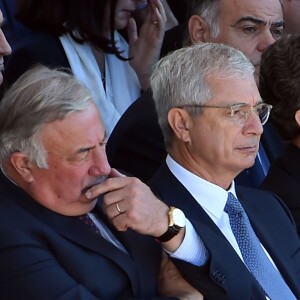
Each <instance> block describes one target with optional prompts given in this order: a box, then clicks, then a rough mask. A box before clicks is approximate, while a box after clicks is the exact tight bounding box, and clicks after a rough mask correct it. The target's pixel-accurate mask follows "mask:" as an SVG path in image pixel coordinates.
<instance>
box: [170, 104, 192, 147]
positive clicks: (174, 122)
mask: <svg viewBox="0 0 300 300" xmlns="http://www.w3.org/2000/svg"><path fill="white" fill-rule="evenodd" d="M168 122H169V124H170V126H171V128H172V129H173V132H174V134H175V135H176V136H177V138H178V139H180V140H181V141H183V142H189V141H190V140H191V138H190V128H191V118H190V115H189V114H188V112H187V111H185V110H184V109H182V108H172V109H171V110H170V111H169V113H168Z"/></svg>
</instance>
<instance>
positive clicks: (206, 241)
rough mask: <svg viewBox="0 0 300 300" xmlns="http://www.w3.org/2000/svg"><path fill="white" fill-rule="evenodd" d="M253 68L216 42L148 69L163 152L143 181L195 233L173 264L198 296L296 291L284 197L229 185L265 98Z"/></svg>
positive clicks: (299, 283) (245, 163)
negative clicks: (195, 255) (196, 240)
mask: <svg viewBox="0 0 300 300" xmlns="http://www.w3.org/2000/svg"><path fill="white" fill-rule="evenodd" d="M253 74H254V67H253V65H252V64H251V63H250V61H249V60H248V59H247V58H246V57H245V56H244V55H243V54H242V53H241V52H240V51H238V50H236V49H234V48H231V47H229V46H225V45H222V44H216V43H207V44H202V45H197V46H192V47H187V48H183V49H180V50H177V51H175V52H174V53H172V54H170V55H167V56H166V57H165V58H164V59H162V60H161V61H160V62H159V63H158V65H157V67H156V68H155V70H154V72H153V74H152V78H151V87H152V91H153V98H154V101H155V106H156V109H157V113H158V122H159V124H160V126H161V128H162V132H163V134H164V138H165V142H166V147H167V151H168V153H169V155H168V156H167V159H166V162H165V163H164V164H163V165H162V166H161V167H160V169H159V170H158V172H157V173H156V174H155V175H154V177H153V178H152V179H151V180H150V182H149V184H150V187H151V188H152V190H153V191H154V192H155V193H156V194H157V195H158V196H159V197H160V198H161V199H163V201H165V202H166V203H168V205H171V206H175V207H177V208H180V209H181V210H182V211H184V212H185V214H186V216H187V218H188V219H189V220H190V221H191V222H192V224H193V226H194V228H195V230H196V232H197V234H198V236H199V237H200V239H201V240H202V242H203V244H202V247H200V248H199V249H198V251H199V253H202V255H201V258H200V259H199V261H198V263H196V264H195V263H194V264H193V265H194V266H192V265H191V264H190V265H188V264H187V263H184V262H178V264H177V266H178V267H179V268H180V270H181V271H182V273H183V274H184V275H185V276H186V278H188V279H189V280H190V281H191V282H192V283H193V284H194V285H195V286H197V287H198V288H199V289H200V290H201V292H202V293H203V294H204V297H205V298H207V299H239V300H240V299H272V300H274V299H278V300H279V299H299V298H300V241H299V238H298V236H297V231H296V227H295V223H294V220H293V218H292V216H291V214H290V212H289V211H288V209H287V207H286V206H285V205H284V204H283V202H282V201H281V200H280V199H279V198H278V197H276V196H275V195H272V194H270V193H267V192H262V191H259V190H255V189H251V188H245V187H244V188H242V187H239V186H237V185H235V182H234V180H235V178H236V176H237V175H238V174H239V173H240V172H242V171H243V170H244V169H246V168H249V167H251V166H252V165H253V163H254V161H255V157H256V155H257V152H258V147H259V141H260V136H261V134H262V132H263V127H262V126H263V125H264V124H265V123H266V122H267V120H268V117H269V113H270V110H271V108H272V107H271V105H269V104H266V103H264V102H263V101H262V99H261V97H260V94H259V92H258V88H257V85H256V83H255V80H254V76H253Z"/></svg>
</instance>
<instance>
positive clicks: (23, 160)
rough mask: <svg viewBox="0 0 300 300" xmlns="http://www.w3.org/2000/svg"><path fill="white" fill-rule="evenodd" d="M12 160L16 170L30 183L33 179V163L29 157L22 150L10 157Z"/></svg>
mask: <svg viewBox="0 0 300 300" xmlns="http://www.w3.org/2000/svg"><path fill="white" fill-rule="evenodd" d="M10 162H11V164H12V165H13V167H14V169H15V170H16V172H17V173H18V174H19V175H20V176H21V177H22V178H23V180H24V181H26V182H27V183H30V182H32V181H33V176H32V171H31V166H32V163H31V162H30V161H29V159H28V157H27V156H26V155H25V154H24V153H22V152H15V153H13V154H12V155H11V157H10Z"/></svg>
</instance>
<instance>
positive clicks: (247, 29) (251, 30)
mask: <svg viewBox="0 0 300 300" xmlns="http://www.w3.org/2000/svg"><path fill="white" fill-rule="evenodd" d="M243 31H244V32H245V33H248V34H249V33H255V32H257V28H256V27H253V26H247V27H244V28H243Z"/></svg>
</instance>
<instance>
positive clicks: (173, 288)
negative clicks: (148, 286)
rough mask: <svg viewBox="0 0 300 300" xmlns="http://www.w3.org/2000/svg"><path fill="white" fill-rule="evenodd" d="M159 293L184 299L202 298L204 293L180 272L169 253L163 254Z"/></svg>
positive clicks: (195, 299) (196, 299)
mask: <svg viewBox="0 0 300 300" xmlns="http://www.w3.org/2000/svg"><path fill="white" fill-rule="evenodd" d="M158 293H159V294H160V295H161V296H165V297H178V298H180V299H182V300H202V299H204V297H203V295H202V294H201V293H200V292H199V291H197V290H196V289H195V288H193V287H192V286H191V285H190V284H189V283H188V282H187V281H186V280H185V279H184V278H183V277H182V275H181V274H180V273H179V271H178V270H177V268H176V267H175V265H174V264H173V263H172V261H171V260H170V259H169V257H168V256H167V255H163V258H162V262H161V268H160V274H159V277H158Z"/></svg>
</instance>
